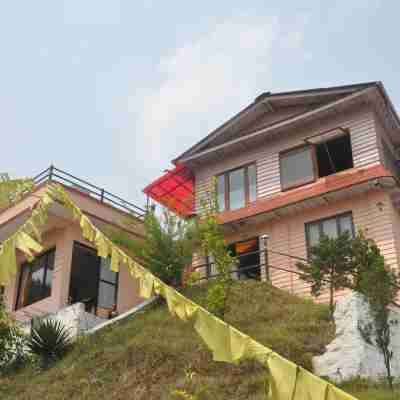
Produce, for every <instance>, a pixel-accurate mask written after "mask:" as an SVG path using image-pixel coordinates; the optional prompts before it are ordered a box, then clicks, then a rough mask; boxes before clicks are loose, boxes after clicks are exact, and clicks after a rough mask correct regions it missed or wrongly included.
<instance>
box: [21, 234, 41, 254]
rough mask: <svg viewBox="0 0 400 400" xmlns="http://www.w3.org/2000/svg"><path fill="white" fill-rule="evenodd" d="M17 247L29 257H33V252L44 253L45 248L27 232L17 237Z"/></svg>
mask: <svg viewBox="0 0 400 400" xmlns="http://www.w3.org/2000/svg"><path fill="white" fill-rule="evenodd" d="M16 247H17V248H18V249H19V250H21V251H22V252H23V253H25V254H26V255H27V256H28V257H32V256H33V254H32V252H31V250H33V251H34V252H36V253H40V252H41V251H43V247H42V246H41V245H40V244H39V243H38V242H37V241H36V240H34V239H33V238H32V237H31V236H29V235H28V234H27V233H25V232H18V234H17V235H16Z"/></svg>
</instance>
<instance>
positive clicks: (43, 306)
mask: <svg viewBox="0 0 400 400" xmlns="http://www.w3.org/2000/svg"><path fill="white" fill-rule="evenodd" d="M47 228H48V229H49V230H48V231H47V232H46V233H45V234H44V235H43V246H44V248H45V249H46V250H47V249H51V248H52V247H56V253H55V265H54V271H53V280H52V290H51V295H50V296H49V297H48V298H46V299H43V300H41V301H38V302H36V303H34V304H31V305H29V306H27V307H24V308H21V309H19V310H17V311H16V312H15V317H16V318H17V319H19V320H25V319H29V318H31V317H32V316H34V315H43V314H47V313H52V312H55V311H58V310H59V309H61V308H63V307H65V306H67V304H68V296H69V280H70V273H71V261H72V250H73V243H74V241H77V242H80V243H83V244H85V245H87V246H89V247H92V245H91V244H90V243H88V242H87V241H86V240H85V239H84V238H83V237H82V234H81V231H80V227H79V226H78V225H77V224H74V223H71V222H70V221H66V220H63V219H62V218H56V217H51V218H50V219H49V226H48V227H47ZM24 261H25V259H24V257H22V256H21V255H19V257H18V264H19V265H20V264H21V263H23V262H24ZM18 282H19V274H18V275H17V276H16V277H15V279H14V280H13V282H11V284H10V285H9V286H8V287H7V288H6V305H7V308H8V309H9V310H10V311H14V310H15V304H16V297H17V290H18ZM141 301H143V300H142V299H141V298H140V297H139V296H138V285H137V282H136V280H135V279H133V278H132V277H131V276H130V275H129V273H128V271H127V268H126V267H124V266H121V269H120V274H119V281H118V298H117V310H118V312H124V311H126V310H128V309H129V308H132V307H134V306H135V305H137V304H139V303H140V302H141Z"/></svg>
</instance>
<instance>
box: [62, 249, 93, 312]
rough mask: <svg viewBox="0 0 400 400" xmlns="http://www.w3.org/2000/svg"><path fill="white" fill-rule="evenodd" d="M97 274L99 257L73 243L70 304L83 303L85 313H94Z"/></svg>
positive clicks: (91, 250) (90, 250)
mask: <svg viewBox="0 0 400 400" xmlns="http://www.w3.org/2000/svg"><path fill="white" fill-rule="evenodd" d="M99 272H100V270H99V257H98V256H97V252H96V250H94V249H91V248H90V247H87V246H84V245H82V244H80V243H74V248H73V252H72V265H71V279H70V284H69V300H70V303H71V304H74V303H78V302H81V303H84V304H85V309H86V311H87V312H91V313H93V314H95V313H96V308H97V298H98V294H99Z"/></svg>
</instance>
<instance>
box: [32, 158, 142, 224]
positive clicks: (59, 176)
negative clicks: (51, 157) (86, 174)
mask: <svg viewBox="0 0 400 400" xmlns="http://www.w3.org/2000/svg"><path fill="white" fill-rule="evenodd" d="M33 181H34V183H35V185H39V184H41V183H44V182H49V181H52V182H58V183H61V184H63V185H65V186H68V187H71V188H75V189H77V190H79V191H81V192H83V193H86V194H88V195H89V196H91V197H93V198H95V199H97V200H98V201H100V202H101V203H105V204H109V205H111V206H113V207H115V208H118V209H120V210H122V211H125V212H127V213H129V214H132V215H133V216H135V217H136V218H140V219H143V217H144V216H145V214H146V210H145V209H144V208H141V207H139V206H137V205H135V204H133V203H131V202H129V201H127V200H124V199H122V198H121V197H119V196H117V195H115V194H113V193H111V192H109V191H107V190H105V189H104V188H100V187H98V186H96V185H93V184H92V183H90V182H88V181H85V180H84V179H80V178H78V177H76V176H74V175H72V174H70V173H68V172H66V171H63V170H61V169H59V168H56V167H54V166H53V165H50V167H49V168H47V169H45V170H44V171H42V172H41V173H40V174H38V175H36V176H35V177H34V178H33Z"/></svg>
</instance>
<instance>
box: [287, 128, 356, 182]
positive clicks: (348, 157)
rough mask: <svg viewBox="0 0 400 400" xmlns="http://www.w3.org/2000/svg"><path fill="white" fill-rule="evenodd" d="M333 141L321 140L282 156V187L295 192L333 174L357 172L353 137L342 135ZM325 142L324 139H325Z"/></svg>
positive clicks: (332, 139) (346, 134)
mask: <svg viewBox="0 0 400 400" xmlns="http://www.w3.org/2000/svg"><path fill="white" fill-rule="evenodd" d="M339 132H340V134H339V136H337V135H335V136H334V137H333V138H331V139H329V140H322V141H321V137H319V139H316V141H315V142H314V143H312V142H311V140H309V141H308V142H309V143H310V144H308V145H305V146H302V147H300V148H296V149H293V150H289V151H285V152H282V153H281V154H280V174H281V186H282V189H283V190H287V189H291V188H294V187H297V186H301V185H304V184H306V183H310V182H313V181H315V180H316V179H317V178H322V177H324V176H328V175H331V174H335V173H337V172H340V171H344V170H346V169H350V168H353V154H352V149H351V141H350V135H349V134H348V133H343V132H345V131H343V132H342V131H341V130H340V131H339ZM322 138H323V136H322Z"/></svg>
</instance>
